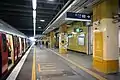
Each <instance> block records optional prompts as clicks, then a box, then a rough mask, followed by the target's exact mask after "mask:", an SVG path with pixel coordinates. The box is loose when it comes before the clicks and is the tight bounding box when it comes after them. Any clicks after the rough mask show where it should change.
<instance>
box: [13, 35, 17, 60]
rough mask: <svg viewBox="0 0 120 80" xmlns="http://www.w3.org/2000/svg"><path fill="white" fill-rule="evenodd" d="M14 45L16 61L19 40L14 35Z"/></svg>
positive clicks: (15, 58)
mask: <svg viewBox="0 0 120 80" xmlns="http://www.w3.org/2000/svg"><path fill="white" fill-rule="evenodd" d="M13 46H14V61H16V60H17V40H16V36H13Z"/></svg>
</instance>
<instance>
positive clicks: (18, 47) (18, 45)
mask: <svg viewBox="0 0 120 80" xmlns="http://www.w3.org/2000/svg"><path fill="white" fill-rule="evenodd" d="M16 38H17V57H18V58H19V57H20V41H19V37H16Z"/></svg>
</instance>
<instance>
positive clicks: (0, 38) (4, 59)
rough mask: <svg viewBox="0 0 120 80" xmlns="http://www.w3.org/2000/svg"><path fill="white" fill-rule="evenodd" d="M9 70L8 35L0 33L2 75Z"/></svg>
mask: <svg viewBox="0 0 120 80" xmlns="http://www.w3.org/2000/svg"><path fill="white" fill-rule="evenodd" d="M7 70H8V48H7V40H6V35H5V34H2V33H0V76H2V74H4V73H5V72H6V71H7Z"/></svg>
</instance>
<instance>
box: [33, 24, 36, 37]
mask: <svg viewBox="0 0 120 80" xmlns="http://www.w3.org/2000/svg"><path fill="white" fill-rule="evenodd" d="M33 27H34V37H35V34H36V32H35V31H36V23H33Z"/></svg>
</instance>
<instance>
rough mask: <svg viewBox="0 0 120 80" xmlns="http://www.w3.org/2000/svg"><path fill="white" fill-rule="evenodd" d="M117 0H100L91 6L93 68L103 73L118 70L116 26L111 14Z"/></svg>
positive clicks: (114, 10)
mask: <svg viewBox="0 0 120 80" xmlns="http://www.w3.org/2000/svg"><path fill="white" fill-rule="evenodd" d="M117 11H118V0H101V1H100V2H99V3H98V4H96V5H94V7H93V68H94V69H96V70H97V71H100V72H103V73H116V72H118V70H119V59H118V57H119V55H118V27H117V25H116V24H115V23H113V19H112V17H113V14H115V13H117Z"/></svg>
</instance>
